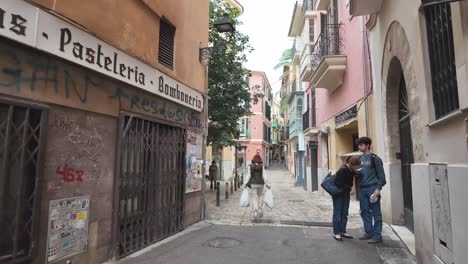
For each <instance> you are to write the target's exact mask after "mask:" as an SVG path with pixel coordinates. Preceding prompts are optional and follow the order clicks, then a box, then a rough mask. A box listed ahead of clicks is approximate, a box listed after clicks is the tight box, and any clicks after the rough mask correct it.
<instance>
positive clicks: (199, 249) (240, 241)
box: [117, 166, 414, 264]
mask: <svg viewBox="0 0 468 264" xmlns="http://www.w3.org/2000/svg"><path fill="white" fill-rule="evenodd" d="M267 173H268V175H269V178H270V182H271V185H272V189H273V193H274V196H275V208H273V209H266V210H265V215H264V217H263V219H261V220H258V221H253V220H251V219H252V218H251V209H250V208H247V209H243V208H240V207H239V205H238V203H239V197H240V193H241V190H238V191H237V192H234V194H233V195H231V194H229V199H227V200H226V199H225V197H224V194H225V192H224V188H222V189H221V199H220V207H216V194H215V191H207V198H206V200H207V219H206V221H205V222H201V223H199V224H196V225H195V226H193V227H190V228H188V229H187V230H185V231H183V232H182V233H180V234H178V235H175V236H174V237H172V238H170V239H168V240H165V241H161V242H160V243H158V244H156V245H154V246H151V247H149V248H147V249H144V250H142V251H140V252H137V253H135V254H133V255H131V256H129V257H127V258H125V259H123V260H121V261H119V262H117V263H118V264H127V263H128V264H130V263H132V264H144V263H170V264H176V263H194V264H196V263H204V264H211V263H213V264H214V263H226V264H230V263H237V264H239V263H281V264H283V263H314V264H320V263H356V264H357V263H414V261H412V260H411V257H410V254H409V253H408V251H407V250H406V249H405V248H404V246H403V244H402V243H401V242H400V240H399V239H398V237H397V236H396V235H395V234H394V233H393V231H392V230H391V228H390V227H389V226H387V225H385V226H384V243H382V244H380V245H377V246H374V245H369V244H367V243H366V242H365V241H360V240H358V239H353V240H346V241H344V242H338V241H335V240H334V239H333V238H332V235H331V234H332V229H331V227H330V226H331V215H332V207H331V200H330V199H329V198H324V197H321V196H319V195H317V194H316V193H312V192H305V191H303V190H302V189H300V188H297V187H294V186H293V184H292V179H291V178H290V175H289V173H288V172H287V170H286V169H285V168H282V167H278V166H274V167H273V168H270V169H269V170H268V171H267ZM222 186H225V185H224V184H222ZM208 189H209V185H208ZM358 213H359V205H358V203H357V202H356V201H352V202H351V206H350V221H349V225H348V227H349V233H350V234H352V235H353V236H355V237H357V236H359V235H360V234H361V229H360V227H361V222H360V221H361V220H360V217H359V214H358Z"/></svg>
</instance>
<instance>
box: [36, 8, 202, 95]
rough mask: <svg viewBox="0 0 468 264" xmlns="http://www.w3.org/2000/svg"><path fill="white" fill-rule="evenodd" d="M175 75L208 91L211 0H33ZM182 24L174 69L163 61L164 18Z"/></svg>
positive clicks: (177, 78) (178, 35)
mask: <svg viewBox="0 0 468 264" xmlns="http://www.w3.org/2000/svg"><path fill="white" fill-rule="evenodd" d="M31 2H35V3H36V4H39V5H41V6H43V7H45V8H46V9H50V10H53V11H54V12H56V13H58V14H60V15H62V16H64V17H66V18H68V19H70V20H71V21H73V22H75V23H77V24H78V25H80V26H81V27H83V28H84V29H86V30H88V31H89V32H90V33H92V34H93V35H96V36H97V37H99V38H101V39H103V40H105V41H107V42H109V43H111V44H113V45H114V46H116V47H118V48H119V49H121V50H123V51H125V52H127V53H129V54H131V55H134V56H135V57H138V58H139V59H140V60H142V61H144V62H145V63H147V64H149V65H152V66H153V67H155V68H157V69H158V70H160V71H162V72H164V73H165V74H167V75H169V76H171V77H173V78H174V79H176V80H178V81H180V82H183V83H185V84H186V85H188V86H190V87H192V88H194V89H196V90H198V91H200V92H205V91H206V85H205V68H204V66H203V65H202V64H201V63H200V62H199V58H198V50H199V48H200V47H206V46H207V44H208V28H209V26H208V24H209V23H208V19H209V1H207V0H177V1H174V0H112V1H108V0H65V1H57V0H31ZM161 18H165V19H167V20H169V22H170V23H172V24H173V25H174V26H175V27H176V33H175V47H174V69H173V70H170V69H168V68H166V67H165V66H163V65H161V64H159V63H158V47H159V24H160V19H161Z"/></svg>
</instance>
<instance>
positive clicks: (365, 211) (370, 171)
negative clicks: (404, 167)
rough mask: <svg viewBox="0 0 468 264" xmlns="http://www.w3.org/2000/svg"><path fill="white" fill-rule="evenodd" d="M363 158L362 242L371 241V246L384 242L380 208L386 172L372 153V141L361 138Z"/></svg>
mask: <svg viewBox="0 0 468 264" xmlns="http://www.w3.org/2000/svg"><path fill="white" fill-rule="evenodd" d="M356 143H357V145H358V146H359V151H361V152H362V153H363V155H362V156H361V158H360V159H361V165H362V166H361V167H362V170H361V171H360V175H359V177H360V179H359V204H360V207H361V217H362V222H363V224H364V232H365V233H364V235H363V236H362V237H360V238H359V239H361V240H369V242H368V243H369V244H377V243H381V242H382V211H381V207H380V198H381V193H380V192H381V190H382V187H383V186H384V185H385V183H386V182H385V171H384V168H383V162H382V159H380V158H379V157H378V156H377V155H375V154H373V153H372V152H370V148H371V145H372V140H371V139H370V138H368V137H361V138H359V139H358V140H357V142H356Z"/></svg>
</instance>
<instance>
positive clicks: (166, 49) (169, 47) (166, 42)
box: [158, 19, 176, 70]
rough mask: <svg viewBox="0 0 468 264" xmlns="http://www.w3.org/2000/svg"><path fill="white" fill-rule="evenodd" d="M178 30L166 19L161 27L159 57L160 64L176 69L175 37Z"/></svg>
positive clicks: (162, 20) (162, 21)
mask: <svg viewBox="0 0 468 264" xmlns="http://www.w3.org/2000/svg"><path fill="white" fill-rule="evenodd" d="M175 30H176V28H175V27H174V26H173V25H171V24H170V23H169V22H167V21H166V20H164V19H161V24H160V27H159V56H158V61H159V63H160V64H162V65H164V66H166V67H168V68H169V69H171V70H172V69H173V68H174V37H175Z"/></svg>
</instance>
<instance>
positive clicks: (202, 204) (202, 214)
mask: <svg viewBox="0 0 468 264" xmlns="http://www.w3.org/2000/svg"><path fill="white" fill-rule="evenodd" d="M205 85H206V96H205V101H204V106H203V117H204V119H205V120H204V123H205V125H206V129H207V131H205V134H204V135H203V142H202V160H203V164H202V180H201V202H200V207H201V208H200V209H201V210H200V211H201V215H200V218H201V221H204V220H205V217H206V214H205V213H206V211H205V209H206V206H205V174H206V138H207V135H208V100H209V98H210V97H209V96H208V63H207V64H206V66H205Z"/></svg>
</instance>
